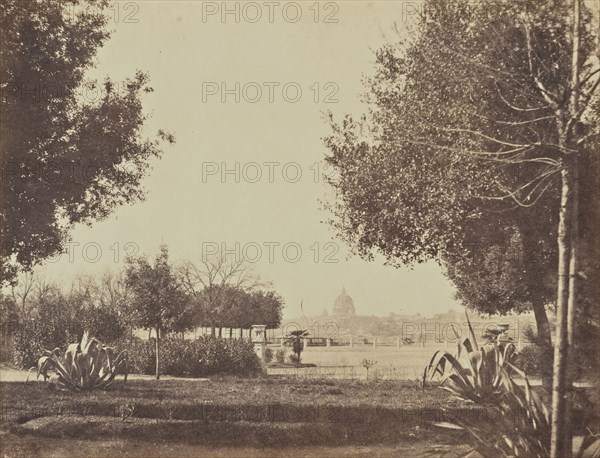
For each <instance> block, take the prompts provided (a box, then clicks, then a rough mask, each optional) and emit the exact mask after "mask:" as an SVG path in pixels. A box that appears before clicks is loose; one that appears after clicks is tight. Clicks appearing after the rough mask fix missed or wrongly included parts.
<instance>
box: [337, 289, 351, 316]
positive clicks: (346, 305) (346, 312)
mask: <svg viewBox="0 0 600 458" xmlns="http://www.w3.org/2000/svg"><path fill="white" fill-rule="evenodd" d="M355 314H356V313H355V311H354V301H353V300H352V298H351V297H350V296H348V294H346V288H342V293H341V294H340V295H339V296H338V297H337V298H336V299H335V302H334V303H333V316H336V317H353V316H355Z"/></svg>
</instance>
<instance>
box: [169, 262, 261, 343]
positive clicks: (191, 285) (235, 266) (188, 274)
mask: <svg viewBox="0 0 600 458" xmlns="http://www.w3.org/2000/svg"><path fill="white" fill-rule="evenodd" d="M177 273H178V276H179V278H180V280H181V283H182V285H183V286H184V288H185V290H186V292H187V293H188V294H189V295H190V297H191V298H192V301H193V304H194V307H195V308H196V310H197V314H198V315H199V316H200V317H201V320H202V321H201V322H202V323H203V324H204V325H208V326H211V327H212V334H213V335H214V334H215V327H217V326H218V327H220V328H221V327H223V326H226V324H224V321H222V320H221V319H220V317H219V310H223V307H227V300H226V299H225V297H226V296H230V297H231V295H232V294H233V295H234V296H235V295H237V294H239V293H240V292H241V291H242V290H243V291H246V292H250V291H253V290H254V289H255V288H258V287H260V286H265V285H266V284H265V283H263V282H262V281H261V280H260V277H259V276H257V275H255V274H254V273H253V272H252V270H251V269H250V268H249V267H248V265H247V263H246V262H245V261H244V260H243V259H238V258H237V257H233V258H231V257H228V256H227V255H226V254H224V253H222V252H220V251H219V252H217V253H215V254H212V255H207V254H203V256H202V259H201V262H199V263H194V262H192V261H187V262H185V263H183V264H182V265H181V266H179V268H178V269H177ZM230 318H231V317H230ZM230 318H228V320H229V319H230Z"/></svg>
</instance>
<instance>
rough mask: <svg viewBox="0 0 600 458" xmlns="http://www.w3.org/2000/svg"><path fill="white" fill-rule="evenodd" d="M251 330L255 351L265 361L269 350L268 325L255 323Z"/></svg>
mask: <svg viewBox="0 0 600 458" xmlns="http://www.w3.org/2000/svg"><path fill="white" fill-rule="evenodd" d="M251 332H252V344H253V345H254V351H255V352H256V355H257V356H258V357H259V359H260V360H261V361H262V362H263V363H264V362H265V352H266V351H267V327H266V326H265V325H264V324H253V325H252V331H251Z"/></svg>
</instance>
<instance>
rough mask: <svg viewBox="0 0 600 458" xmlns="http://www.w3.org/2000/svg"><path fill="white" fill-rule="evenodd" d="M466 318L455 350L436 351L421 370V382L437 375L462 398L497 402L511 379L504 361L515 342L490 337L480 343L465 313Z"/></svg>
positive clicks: (442, 383) (445, 386)
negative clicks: (466, 328)
mask: <svg viewBox="0 0 600 458" xmlns="http://www.w3.org/2000/svg"><path fill="white" fill-rule="evenodd" d="M467 322H468V325H469V336H468V337H467V338H465V339H464V340H463V341H462V342H461V341H460V340H459V341H458V352H457V354H456V355H454V354H452V353H450V352H448V351H437V352H435V353H434V354H433V357H432V358H431V361H430V363H429V365H428V366H427V367H426V368H425V371H424V373H423V384H424V383H425V381H426V379H427V378H428V377H429V378H433V377H435V376H436V375H439V376H440V377H441V379H440V385H441V386H442V388H443V389H445V390H448V391H450V392H451V393H453V394H455V395H457V396H459V397H461V398H463V399H465V400H470V401H473V402H476V403H479V404H486V403H490V402H496V401H498V400H499V398H501V397H502V396H503V395H504V393H506V391H507V389H508V388H509V387H508V384H509V383H510V382H512V380H511V379H510V377H509V376H508V372H507V367H506V363H508V362H510V361H511V360H512V359H513V357H514V356H515V346H514V345H513V344H512V343H506V344H503V343H499V342H498V341H492V342H488V343H486V344H485V345H483V346H481V347H480V346H479V345H478V343H477V338H476V337H475V333H474V332H473V327H472V326H471V322H470V321H469V318H468V317H467ZM452 329H453V330H454V328H452ZM454 332H455V334H456V331H454ZM457 338H458V335H457Z"/></svg>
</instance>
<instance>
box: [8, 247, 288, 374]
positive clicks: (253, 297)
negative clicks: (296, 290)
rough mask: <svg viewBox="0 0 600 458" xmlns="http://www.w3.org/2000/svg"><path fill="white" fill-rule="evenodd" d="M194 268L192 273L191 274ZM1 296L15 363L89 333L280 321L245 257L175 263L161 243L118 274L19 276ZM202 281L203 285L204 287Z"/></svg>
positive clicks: (160, 332) (116, 334)
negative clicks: (66, 278) (61, 279)
mask: <svg viewBox="0 0 600 458" xmlns="http://www.w3.org/2000/svg"><path fill="white" fill-rule="evenodd" d="M192 270H193V272H194V275H193V277H192V276H191V274H190V272H191V271H192ZM19 280H20V281H19V282H18V283H17V284H15V285H14V286H13V287H12V288H10V289H5V292H4V293H3V294H2V295H1V296H0V314H1V318H2V338H3V342H2V344H3V348H4V353H5V354H3V358H6V357H8V356H9V355H8V353H9V351H8V349H7V345H8V346H10V345H9V339H13V341H14V342H13V343H14V345H15V349H16V351H15V352H14V355H13V356H14V358H15V362H16V363H17V364H19V365H23V366H28V365H29V366H30V365H31V364H32V363H33V362H35V361H36V360H37V358H38V357H39V351H40V350H41V349H42V348H46V349H53V348H56V347H61V348H62V347H64V345H65V344H67V343H71V342H74V341H77V340H78V339H79V338H80V337H81V335H82V333H83V331H84V330H89V331H90V332H91V333H92V334H93V335H94V336H96V337H97V338H98V339H100V340H101V341H103V342H107V343H113V342H117V341H120V340H123V339H130V338H131V337H132V336H133V331H134V330H135V329H140V328H141V329H146V330H152V331H153V332H154V335H155V336H157V337H158V338H159V339H160V337H161V336H167V335H170V336H175V337H176V336H180V337H181V336H183V335H184V333H185V332H187V331H191V330H194V329H197V328H199V327H208V328H211V329H212V332H211V334H212V335H213V336H218V337H227V336H226V335H223V332H222V329H223V328H228V329H229V337H230V338H231V337H232V328H237V329H239V330H240V332H239V334H238V335H239V336H241V335H242V331H243V330H245V329H249V328H250V327H251V326H252V325H253V324H265V325H267V326H268V327H270V328H275V327H278V326H279V323H280V322H281V313H282V308H283V303H284V302H283V299H282V298H281V296H279V295H278V294H277V293H276V292H275V291H274V290H272V289H270V286H271V285H270V284H268V283H264V282H261V281H260V279H259V277H258V276H256V275H255V274H253V273H252V272H251V271H250V269H249V268H248V267H247V266H246V265H245V264H244V263H243V262H234V261H229V260H227V259H225V258H224V257H222V256H221V255H217V256H215V257H214V258H213V259H206V260H204V262H203V263H198V264H194V263H192V262H190V261H188V262H186V263H183V264H180V265H174V264H172V263H171V262H170V260H169V255H168V249H167V247H166V246H162V247H161V249H160V252H159V254H158V255H157V256H156V258H155V259H154V260H149V259H148V258H147V257H145V256H140V257H136V258H129V259H127V261H126V265H125V267H124V269H123V270H122V271H120V272H117V273H114V272H110V271H108V272H106V273H104V274H103V275H101V276H98V277H94V276H83V275H82V276H80V277H78V278H76V279H75V280H74V281H73V282H72V283H71V284H70V285H68V286H65V285H62V284H60V283H57V282H52V281H48V280H46V279H45V278H44V277H43V276H41V275H37V274H34V273H24V274H22V275H21V276H20V279H19ZM203 282H204V283H205V285H203Z"/></svg>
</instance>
